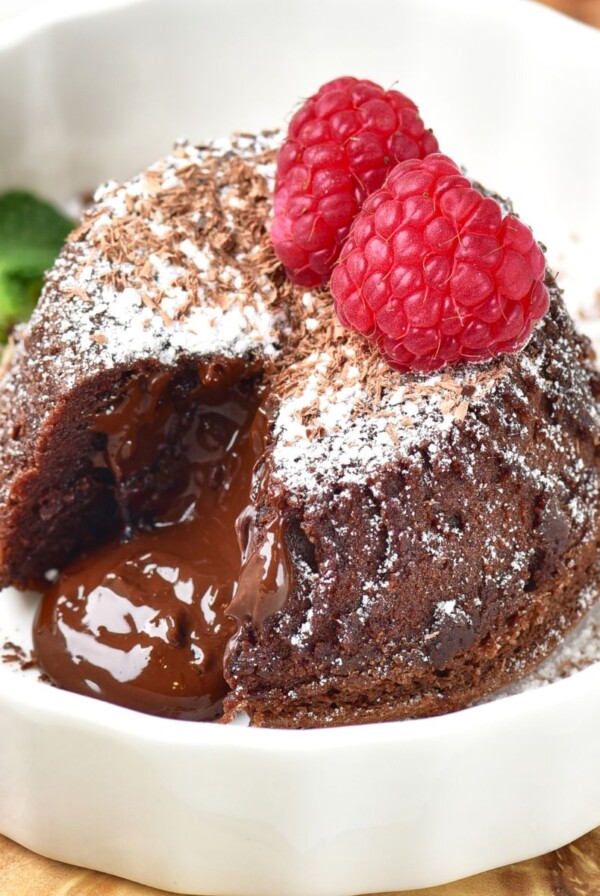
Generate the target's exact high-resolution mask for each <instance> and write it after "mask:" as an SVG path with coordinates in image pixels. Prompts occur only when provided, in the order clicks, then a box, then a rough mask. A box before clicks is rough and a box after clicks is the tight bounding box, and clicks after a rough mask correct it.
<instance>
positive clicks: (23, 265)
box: [0, 190, 73, 342]
mask: <svg viewBox="0 0 600 896" xmlns="http://www.w3.org/2000/svg"><path fill="white" fill-rule="evenodd" d="M72 228H73V222H72V221H71V220H70V219H69V218H67V217H66V216H65V215H63V214H62V213H61V212H59V211H58V210H57V209H56V208H55V207H54V206H53V205H51V204H50V203H49V202H45V201H44V200H42V199H38V198H37V197H36V196H33V195H32V194H31V193H27V192H25V191H24V190H11V191H9V192H7V193H1V194H0V342H6V341H7V339H8V335H9V333H10V331H11V330H12V328H13V327H14V325H15V324H16V323H20V322H21V321H25V320H27V319H28V318H29V316H30V314H31V312H32V311H33V309H34V308H35V305H36V302H37V300H38V297H39V294H40V291H41V289H42V285H43V274H44V273H45V271H47V270H48V269H49V268H51V267H52V265H53V264H54V261H55V259H56V256H57V255H58V253H59V252H60V250H61V248H62V245H63V243H64V241H65V239H66V237H67V235H68V234H69V232H70V231H71V229H72Z"/></svg>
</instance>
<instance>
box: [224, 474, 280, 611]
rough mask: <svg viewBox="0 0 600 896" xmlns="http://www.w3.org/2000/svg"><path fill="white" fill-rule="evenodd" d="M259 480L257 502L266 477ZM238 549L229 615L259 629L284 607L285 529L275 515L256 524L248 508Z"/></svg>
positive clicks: (241, 519)
mask: <svg viewBox="0 0 600 896" xmlns="http://www.w3.org/2000/svg"><path fill="white" fill-rule="evenodd" d="M262 469H263V474H262V475H261V476H260V477H259V484H258V500H257V503H258V502H259V501H260V493H261V492H262V491H264V489H265V488H266V477H265V475H264V469H265V467H264V465H263V468H262ZM237 528H238V539H239V542H240V544H241V546H242V567H241V570H240V574H239V579H238V584H237V588H236V591H235V595H234V597H233V600H232V601H231V604H230V605H229V613H230V615H231V616H232V617H233V618H234V619H235V620H236V621H237V622H238V623H239V624H240V625H243V624H244V623H246V622H251V623H252V624H253V625H254V626H255V627H256V628H260V627H261V626H262V625H263V623H264V621H265V619H267V618H268V617H269V616H272V615H273V614H275V613H276V612H277V611H278V610H281V609H282V607H283V606H284V605H285V603H286V601H287V599H288V595H289V592H290V588H291V583H292V566H291V563H290V559H289V556H288V551H287V545H286V540H285V526H284V525H283V522H282V519H281V518H280V517H278V516H275V515H274V516H272V517H269V518H268V519H267V520H263V521H262V522H261V525H260V526H257V524H256V513H255V510H254V507H252V506H250V505H249V506H248V507H247V508H246V509H245V511H244V512H243V513H242V514H241V515H240V517H239V518H238V522H237Z"/></svg>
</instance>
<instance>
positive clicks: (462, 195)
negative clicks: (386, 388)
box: [331, 153, 549, 370]
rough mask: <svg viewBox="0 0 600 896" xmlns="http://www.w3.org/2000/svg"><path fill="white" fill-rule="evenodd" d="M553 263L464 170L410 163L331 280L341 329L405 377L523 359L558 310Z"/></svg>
mask: <svg viewBox="0 0 600 896" xmlns="http://www.w3.org/2000/svg"><path fill="white" fill-rule="evenodd" d="M544 272H545V263H544V254H543V252H542V250H541V249H540V247H539V246H538V244H537V243H536V242H535V240H534V238H533V234H532V233H531V231H530V230H529V228H528V227H526V226H525V225H524V224H523V223H521V221H519V220H518V218H515V217H514V215H512V214H507V215H505V216H504V217H503V216H502V208H501V206H500V204H499V203H498V202H496V200H495V199H492V198H489V197H485V196H483V195H482V194H481V193H480V192H479V191H478V190H476V189H475V188H474V187H473V186H472V184H471V183H470V181H468V180H467V178H466V177H464V176H463V175H462V174H461V172H460V170H459V169H458V168H457V166H456V165H455V164H454V162H452V161H451V159H449V158H447V157H446V156H443V155H441V154H440V153H436V154H434V155H430V156H427V158H426V159H423V160H422V161H417V160H411V161H408V162H401V163H400V164H399V165H397V166H396V167H395V168H394V170H393V171H392V172H391V173H390V175H389V177H388V179H387V181H386V183H385V184H384V186H383V187H382V188H381V189H380V190H377V191H376V192H375V193H373V194H372V195H371V196H369V198H368V199H367V200H366V202H365V203H364V205H363V207H362V211H361V212H360V214H359V215H358V217H357V218H356V220H355V221H354V224H353V226H352V230H351V231H350V235H349V237H348V239H347V241H346V243H345V245H344V247H343V249H342V254H341V257H340V261H339V264H338V265H337V267H336V268H335V270H334V272H333V277H332V278H331V291H332V293H333V297H334V300H335V306H336V310H337V313H338V316H339V318H340V320H341V322H342V323H343V324H344V326H346V327H350V328H352V329H354V330H358V332H359V333H363V335H365V336H367V337H368V338H369V339H370V340H371V341H372V342H375V343H376V344H377V345H378V346H379V348H380V350H381V351H382V352H383V354H384V355H385V357H386V358H387V360H388V361H389V363H390V364H391V366H392V367H396V368H397V369H398V370H434V369H435V368H438V367H443V366H444V365H445V364H450V363H453V362H455V361H481V360H484V359H485V358H491V357H493V356H494V355H498V354H500V352H516V351H518V350H519V349H520V348H522V347H523V346H524V345H525V343H526V342H527V340H528V339H529V336H530V334H531V330H532V326H533V323H534V321H536V320H539V319H540V318H541V317H543V316H544V314H545V313H546V311H547V310H548V304H549V296H548V290H547V288H546V286H545V285H544Z"/></svg>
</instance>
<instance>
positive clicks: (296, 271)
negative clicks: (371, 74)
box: [271, 78, 438, 286]
mask: <svg viewBox="0 0 600 896" xmlns="http://www.w3.org/2000/svg"><path fill="white" fill-rule="evenodd" d="M437 150H438V143H437V140H436V139H435V137H434V136H433V134H432V133H431V131H427V130H425V126H424V124H423V122H422V121H421V119H420V117H419V110H418V109H417V107H416V106H415V104H414V103H413V102H412V100H409V99H408V97H406V96H404V95H403V94H402V93H399V92H398V91H397V90H388V91H385V90H384V89H383V87H379V86H378V85H377V84H373V83H372V81H359V80H358V79H357V78H337V79H336V80H335V81H330V82H329V83H328V84H324V85H323V87H321V89H320V90H319V91H318V92H317V93H316V94H315V95H314V96H311V97H310V99H308V100H307V101H306V102H305V103H304V105H303V106H302V108H301V109H299V110H298V112H296V114H295V115H294V117H293V118H292V120H291V122H290V126H289V129H288V135H287V139H286V141H285V143H284V144H283V146H282V147H281V149H280V151H279V156H278V158H277V179H276V183H275V217H274V220H273V225H272V227H271V241H272V243H273V246H274V248H275V252H276V253H277V257H278V258H279V260H280V261H281V262H282V263H283V264H284V265H285V268H286V271H287V274H288V276H289V277H290V279H291V280H293V281H294V283H298V284H301V285H302V286H319V285H321V284H322V283H326V282H327V280H328V279H329V277H330V275H331V270H332V268H333V265H334V263H335V261H336V259H337V257H338V255H339V251H340V246H341V245H342V243H343V242H344V240H345V239H346V237H347V236H348V231H349V230H350V225H351V224H352V221H353V219H354V218H355V216H356V215H357V213H358V211H359V209H360V207H361V205H362V203H363V202H364V200H365V197H366V196H368V195H369V193H372V192H373V191H374V190H377V189H378V188H379V187H380V186H381V185H382V184H383V182H384V180H385V177H386V175H387V173H388V171H389V170H390V168H391V167H393V166H394V165H395V164H396V163H397V162H400V161H404V160H405V159H422V158H423V157H424V156H426V155H427V154H428V153H430V152H437Z"/></svg>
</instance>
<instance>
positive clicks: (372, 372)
mask: <svg viewBox="0 0 600 896" xmlns="http://www.w3.org/2000/svg"><path fill="white" fill-rule="evenodd" d="M551 294H552V303H551V310H550V313H549V314H548V316H547V318H546V319H545V321H544V322H543V323H542V325H541V326H539V327H538V328H537V330H536V331H535V334H534V336H533V338H532V339H531V341H530V342H529V344H528V345H527V347H526V348H525V350H524V351H523V352H521V353H519V354H517V355H505V356H502V357H500V358H498V359H496V360H494V361H491V362H488V363H486V364H481V365H469V366H467V367H464V368H462V369H460V368H456V369H454V370H450V371H448V372H442V373H441V374H438V375H435V376H429V377H426V376H404V377H398V375H397V374H395V373H393V372H392V371H389V370H387V369H386V368H385V365H384V364H382V363H381V362H380V361H378V360H377V359H374V358H373V356H372V353H371V352H370V350H369V349H368V348H365V346H364V345H362V344H361V343H360V342H359V341H354V340H353V339H351V338H348V335H347V334H340V333H337V335H336V332H335V330H334V329H333V328H332V327H331V326H329V329H327V325H326V324H325V328H326V332H325V334H322V335H321V338H319V339H317V336H316V333H317V332H318V329H319V324H320V323H321V322H320V321H319V317H320V315H319V313H318V310H317V313H315V315H314V318H313V319H314V322H315V325H314V326H313V328H312V339H313V342H315V341H316V342H317V343H318V345H319V348H321V347H322V343H323V342H324V343H326V344H327V346H328V348H323V350H322V351H317V352H313V354H312V355H310V356H308V357H307V358H306V359H305V360H304V361H303V362H300V363H299V364H298V365H296V368H295V369H293V370H292V371H290V372H286V374H284V376H283V377H282V378H281V379H280V381H279V383H278V384H276V386H275V388H274V391H275V392H279V393H280V394H281V395H282V401H281V405H280V407H279V410H278V413H277V415H276V422H275V425H274V441H273V445H272V448H271V452H270V453H269V454H268V455H267V456H266V458H265V463H264V469H263V471H262V474H261V476H260V478H259V484H258V487H257V490H256V495H255V499H256V512H255V519H254V521H253V524H252V526H251V527H250V544H249V545H248V546H247V548H246V556H247V558H248V559H247V562H246V570H248V571H249V572H250V576H248V581H246V576H247V575H248V573H247V572H246V573H245V571H244V570H242V575H241V578H240V584H239V587H238V592H237V595H236V597H235V598H234V601H233V604H232V610H233V611H234V613H235V615H236V618H237V619H238V621H239V622H241V623H242V625H241V629H240V631H239V633H238V635H237V636H236V637H235V638H234V639H233V641H232V642H231V643H230V647H229V652H228V655H227V659H226V677H227V679H228V681H229V684H230V685H231V687H232V693H231V695H230V696H229V697H228V698H227V703H228V705H229V707H230V708H231V710H232V711H233V710H235V711H237V710H239V709H244V710H246V711H247V712H248V713H249V715H250V716H251V718H252V721H253V724H258V725H277V726H289V727H310V726H318V725H319V726H320V725H335V724H347V723H352V722H367V721H380V720H383V719H399V718H407V717H410V718H412V717H418V716H426V715H434V714H437V713H441V712H447V711H450V710H454V709H458V708H460V707H463V706H465V705H468V704H469V703H471V702H473V701H474V700H476V699H478V698H479V697H481V696H483V695H484V694H486V693H489V692H490V691H493V690H496V689H498V688H500V687H502V686H503V685H504V684H506V683H507V682H508V681H510V680H511V679H514V678H515V677H518V676H520V675H521V674H523V673H524V672H525V671H527V670H528V669H529V668H530V667H531V666H533V665H535V664H536V663H537V662H539V661H540V660H541V659H542V657H543V656H545V655H547V653H548V652H550V651H551V650H552V648H553V647H554V646H555V645H556V644H557V642H558V641H559V639H560V638H561V637H562V635H563V634H564V633H565V632H566V631H567V630H568V629H569V628H571V627H572V626H573V625H574V624H575V622H576V621H577V620H578V619H579V618H580V616H581V615H582V614H583V612H584V611H585V609H586V608H587V607H588V606H589V604H590V603H591V601H592V600H593V599H594V598H595V597H596V595H597V590H596V586H597V582H598V572H599V567H598V548H599V539H600V517H599V513H598V511H599V495H600V490H599V486H600V478H599V477H600V460H599V454H598V452H599V447H598V446H599V442H600V426H599V418H598V406H597V398H598V394H599V392H598V375H597V373H596V371H595V369H594V367H593V365H592V359H591V357H590V347H589V344H588V342H587V340H586V339H582V338H581V337H580V336H578V335H577V333H576V332H575V330H574V327H573V324H572V322H571V320H570V318H569V316H568V315H567V313H566V311H565V309H564V306H563V303H562V300H561V298H560V294H559V291H558V290H557V289H556V287H555V286H553V285H551ZM274 514H275V515H276V516H277V517H278V518H279V520H280V521H281V523H280V525H281V529H282V530H283V532H284V533H285V549H286V550H287V553H288V557H289V560H288V561H287V562H288V565H289V567H290V568H291V569H292V573H293V575H292V579H291V581H290V584H289V594H288V596H287V600H286V601H285V604H284V606H280V604H281V596H280V595H276V599H275V602H273V600H272V595H271V594H270V593H269V589H268V588H267V589H263V591H262V593H261V590H260V589H257V588H256V582H255V576H254V577H253V576H252V569H253V562H252V558H253V556H256V555H260V554H261V552H262V557H263V559H264V558H266V560H267V561H268V563H271V564H273V563H277V562H278V557H277V553H276V552H275V551H271V552H269V551H268V550H267V551H266V550H265V531H266V534H267V536H268V534H269V523H270V521H271V520H272V518H273V515H274ZM279 563H281V559H280V558H279ZM264 565H265V568H266V566H267V563H265V564H264ZM276 578H277V577H276V576H274V575H272V574H271V580H276ZM280 578H281V577H280ZM274 609H276V611H275V612H273V610H274Z"/></svg>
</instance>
